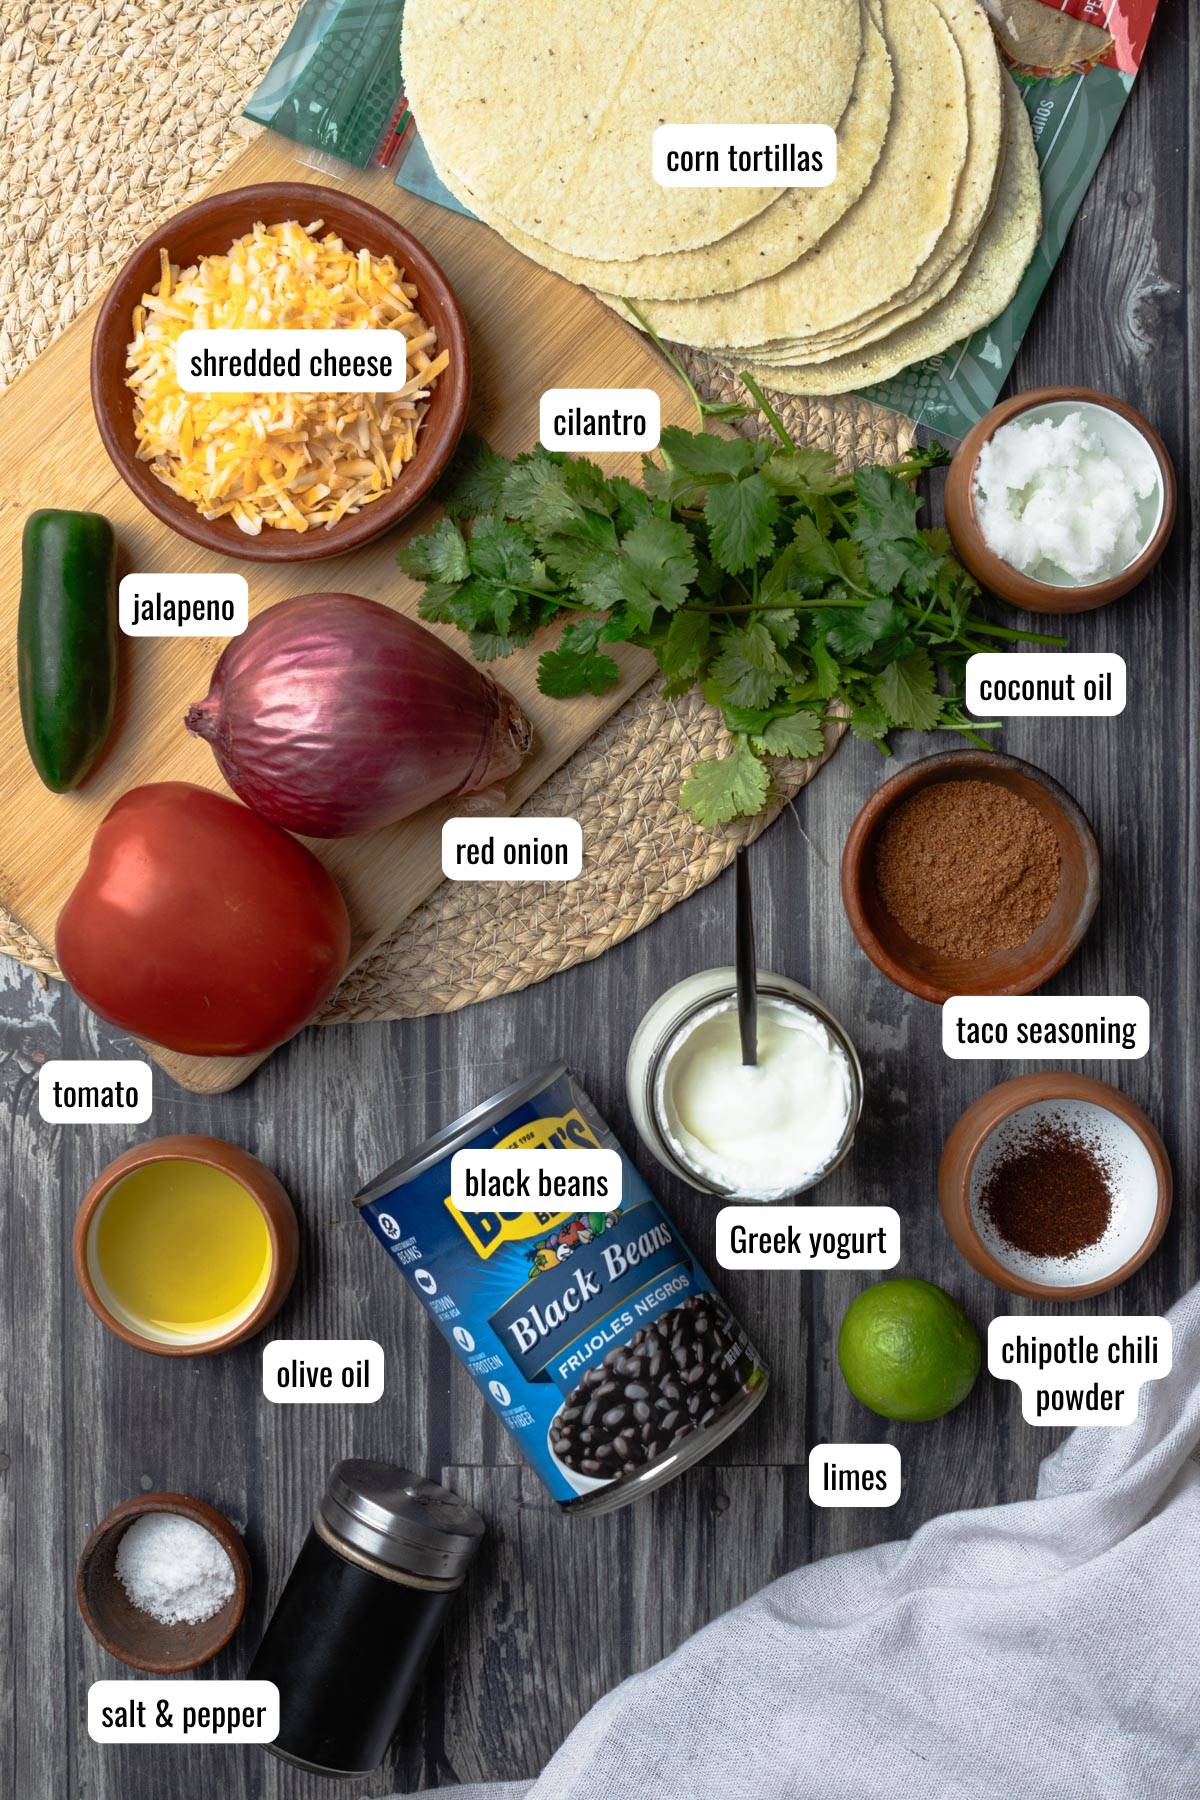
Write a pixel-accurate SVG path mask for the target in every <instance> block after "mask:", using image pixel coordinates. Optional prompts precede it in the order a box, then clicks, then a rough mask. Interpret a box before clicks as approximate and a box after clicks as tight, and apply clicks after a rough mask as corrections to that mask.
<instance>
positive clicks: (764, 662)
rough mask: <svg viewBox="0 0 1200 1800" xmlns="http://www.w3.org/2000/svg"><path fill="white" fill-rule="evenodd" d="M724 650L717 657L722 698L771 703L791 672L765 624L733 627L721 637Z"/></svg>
mask: <svg viewBox="0 0 1200 1800" xmlns="http://www.w3.org/2000/svg"><path fill="white" fill-rule="evenodd" d="M721 643H722V646H723V648H722V650H721V653H720V655H719V656H717V657H715V658H714V659H713V664H712V674H713V680H714V682H716V683H717V685H718V687H719V690H720V693H721V697H722V702H727V701H731V702H732V703H733V705H735V706H767V705H769V704H770V702H771V701H772V700H773V699H774V697H775V695H776V693H777V692H778V690H779V684H780V681H781V679H782V677H783V676H784V675H786V674H787V664H786V662H785V661H784V660H783V658H782V656H781V655H780V654H779V650H778V648H777V647H776V644H775V640H774V638H773V637H772V636H771V634H770V632H769V631H768V630H767V628H766V626H765V625H747V626H746V627H745V628H744V629H742V630H735V631H730V632H727V633H726V634H725V636H724V637H723V638H722V640H721Z"/></svg>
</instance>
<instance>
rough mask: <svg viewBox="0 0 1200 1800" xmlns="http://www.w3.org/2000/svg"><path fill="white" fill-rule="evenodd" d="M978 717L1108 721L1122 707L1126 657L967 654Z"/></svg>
mask: <svg viewBox="0 0 1200 1800" xmlns="http://www.w3.org/2000/svg"><path fill="white" fill-rule="evenodd" d="M966 692H967V711H968V712H969V713H973V714H974V715H975V717H976V718H977V719H987V718H992V719H995V718H1025V719H1060V718H1061V719H1067V718H1075V719H1092V718H1095V719H1106V718H1111V717H1112V716H1113V715H1114V714H1116V713H1122V712H1124V711H1125V692H1126V675H1125V658H1124V657H1123V656H1112V655H1108V654H1104V655H1100V654H1096V655H1086V654H1084V653H1083V652H1067V651H1062V652H1059V651H1027V650H1010V651H984V652H980V653H979V654H978V655H976V656H969V657H968V658H967V686H966Z"/></svg>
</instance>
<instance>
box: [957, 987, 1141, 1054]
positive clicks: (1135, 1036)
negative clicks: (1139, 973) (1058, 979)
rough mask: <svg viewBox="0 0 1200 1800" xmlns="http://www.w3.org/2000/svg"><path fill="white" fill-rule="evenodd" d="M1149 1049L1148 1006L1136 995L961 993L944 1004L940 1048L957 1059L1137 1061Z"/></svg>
mask: <svg viewBox="0 0 1200 1800" xmlns="http://www.w3.org/2000/svg"><path fill="white" fill-rule="evenodd" d="M1149 1048H1150V1008H1149V1007H1148V1006H1147V1004H1146V1002H1145V1001H1144V1000H1143V999H1141V998H1140V997H1139V996H1138V995H1137V994H1108V995H1100V994H1093V995H1089V996H1088V997H1087V998H1086V999H1082V1000H1064V999H1058V998H1054V999H1046V998H1044V997H1039V998H1037V999H1033V998H1031V997H1030V996H1028V995H1024V994H1022V995H1015V994H1009V995H993V994H959V995H956V996H955V997H954V998H953V999H952V1000H947V1002H946V1004H945V1006H944V1007H943V1008H942V1049H943V1050H944V1051H945V1052H946V1055H947V1056H952V1057H953V1058H954V1059H955V1061H957V1062H999V1061H1001V1060H1002V1059H1004V1058H1005V1057H1013V1058H1019V1059H1023V1060H1026V1061H1029V1062H1047V1061H1049V1062H1054V1061H1057V1060H1060V1059H1062V1058H1063V1057H1065V1058H1067V1059H1068V1060H1069V1061H1071V1060H1073V1061H1076V1062H1093V1061H1095V1060H1096V1059H1097V1058H1099V1059H1100V1060H1102V1061H1105V1062H1107V1061H1108V1060H1109V1059H1112V1060H1113V1061H1115V1062H1136V1061H1137V1059H1138V1058H1139V1057H1141V1056H1145V1054H1146V1052H1147V1050H1149Z"/></svg>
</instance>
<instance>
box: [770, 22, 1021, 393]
mask: <svg viewBox="0 0 1200 1800" xmlns="http://www.w3.org/2000/svg"><path fill="white" fill-rule="evenodd" d="M934 4H935V5H936V6H937V8H938V10H939V12H940V13H941V15H942V17H943V18H944V19H945V21H946V24H947V26H948V27H949V29H950V32H951V33H952V35H953V37H954V41H955V43H956V44H957V45H958V49H959V53H960V55H961V56H962V59H963V72H964V75H965V78H966V83H967V117H968V119H969V122H970V138H969V143H968V147H967V159H966V162H965V163H964V165H963V169H962V173H961V175H960V176H959V179H958V186H957V188H956V190H955V195H954V208H953V211H952V212H951V215H950V219H949V222H948V224H947V226H946V229H945V231H943V233H942V235H941V237H940V238H939V239H938V242H937V244H936V245H935V246H934V249H933V252H932V253H931V255H930V256H929V257H928V259H927V260H926V261H925V263H923V264H922V266H921V268H920V269H919V270H918V271H917V273H916V275H915V276H914V277H913V279H912V281H911V282H910V283H909V284H908V287H907V288H906V289H905V290H904V291H903V293H901V294H898V295H897V296H896V297H895V298H894V299H893V300H890V301H887V302H885V303H884V304H883V305H881V306H876V307H872V308H868V309H867V310H865V311H864V312H862V313H860V314H859V315H858V316H857V317H856V318H855V319H853V320H851V321H848V322H847V323H846V324H845V325H844V326H841V327H839V328H838V329H837V330H835V331H832V332H822V333H819V334H815V335H812V336H809V337H803V336H801V335H800V334H797V336H796V337H794V338H792V339H790V340H787V341H781V342H779V343H776V344H773V345H772V346H770V350H769V353H765V354H764V355H763V356H762V357H761V359H760V360H761V361H763V362H770V363H776V362H780V363H790V362H805V361H807V360H808V359H809V358H810V357H811V358H813V359H814V360H816V359H817V356H818V352H821V353H823V355H824V356H825V357H826V358H828V357H829V356H833V355H841V354H843V353H847V352H849V351H851V350H858V349H861V348H863V346H865V345H866V344H869V343H874V342H875V341H876V340H877V339H879V338H881V337H883V336H885V335H886V334H887V333H888V332H890V331H896V330H898V329H899V328H900V326H901V325H907V324H908V323H909V322H910V320H912V319H916V318H919V317H920V316H921V314H922V313H924V312H928V310H929V309H930V307H931V306H933V305H935V304H936V302H937V301H939V300H941V299H943V298H944V297H945V295H947V294H948V293H949V292H950V290H951V289H952V288H953V286H954V284H955V282H956V281H958V279H959V277H960V276H961V275H962V272H963V270H964V268H965V267H966V264H967V259H968V257H969V256H970V253H971V250H972V248H973V247H974V244H975V240H976V238H977V237H978V236H979V233H980V231H981V230H982V228H983V222H984V220H985V219H986V217H987V215H988V213H989V211H990V210H991V207H992V204H993V202H994V200H995V198H996V194H997V192H998V190H999V183H1000V161H1001V152H1002V150H1003V134H1004V104H1003V97H1002V93H1001V87H1000V59H999V57H998V56H997V55H996V46H995V42H994V41H993V38H992V33H991V28H990V27H989V25H988V22H987V18H986V17H985V15H984V14H983V12H981V10H980V8H979V7H978V6H977V5H976V3H975V0H934Z"/></svg>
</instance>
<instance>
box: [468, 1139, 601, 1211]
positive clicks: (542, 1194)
mask: <svg viewBox="0 0 1200 1800" xmlns="http://www.w3.org/2000/svg"><path fill="white" fill-rule="evenodd" d="M450 1198H451V1200H453V1202H454V1204H455V1206H456V1207H457V1208H458V1210H459V1212H462V1213H504V1212H513V1213H524V1212H547V1211H552V1212H574V1211H575V1210H576V1208H581V1209H582V1210H583V1211H585V1212H602V1213H611V1212H616V1210H617V1208H618V1207H619V1206H620V1204H621V1158H620V1157H619V1156H618V1155H617V1152H616V1151H615V1150H585V1149H582V1148H580V1149H573V1150H572V1151H571V1154H570V1155H569V1156H564V1154H563V1152H562V1151H561V1150H513V1149H509V1150H456V1151H455V1153H454V1155H453V1156H452V1157H451V1159H450Z"/></svg>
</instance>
